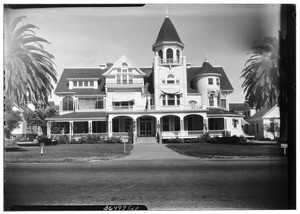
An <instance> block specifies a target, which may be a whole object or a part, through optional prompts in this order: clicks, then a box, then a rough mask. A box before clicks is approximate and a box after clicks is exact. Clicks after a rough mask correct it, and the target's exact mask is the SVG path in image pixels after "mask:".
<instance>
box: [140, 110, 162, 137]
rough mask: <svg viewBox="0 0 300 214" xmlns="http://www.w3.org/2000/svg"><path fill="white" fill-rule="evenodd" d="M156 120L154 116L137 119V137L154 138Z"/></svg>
mask: <svg viewBox="0 0 300 214" xmlns="http://www.w3.org/2000/svg"><path fill="white" fill-rule="evenodd" d="M156 123H157V122H156V118H155V117H153V116H148V115H147V116H141V117H138V118H137V124H138V125H137V136H138V137H154V136H155V135H156Z"/></svg>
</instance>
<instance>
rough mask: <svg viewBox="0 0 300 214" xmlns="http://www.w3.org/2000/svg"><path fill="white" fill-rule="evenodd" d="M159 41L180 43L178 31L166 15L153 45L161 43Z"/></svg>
mask: <svg viewBox="0 0 300 214" xmlns="http://www.w3.org/2000/svg"><path fill="white" fill-rule="evenodd" d="M161 42H179V43H181V44H182V42H181V40H180V38H179V36H178V33H177V31H176V29H175V27H174V25H173V23H172V22H171V20H170V19H169V17H166V18H165V20H164V22H163V24H162V26H161V28H160V30H159V33H158V36H157V39H156V42H155V43H154V45H156V44H158V43H161Z"/></svg>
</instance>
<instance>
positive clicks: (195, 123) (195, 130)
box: [184, 114, 203, 135]
mask: <svg viewBox="0 0 300 214" xmlns="http://www.w3.org/2000/svg"><path fill="white" fill-rule="evenodd" d="M184 130H185V131H188V134H189V135H190V134H201V133H202V132H203V117H202V116H201V115H197V114H190V115H187V116H185V117H184Z"/></svg>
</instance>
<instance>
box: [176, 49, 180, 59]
mask: <svg viewBox="0 0 300 214" xmlns="http://www.w3.org/2000/svg"><path fill="white" fill-rule="evenodd" d="M176 56H177V62H179V60H180V50H177V51H176Z"/></svg>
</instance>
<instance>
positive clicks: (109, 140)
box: [103, 137, 123, 144]
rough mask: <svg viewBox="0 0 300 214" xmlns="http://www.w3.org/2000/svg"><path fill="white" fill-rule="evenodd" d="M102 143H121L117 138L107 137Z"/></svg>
mask: <svg viewBox="0 0 300 214" xmlns="http://www.w3.org/2000/svg"><path fill="white" fill-rule="evenodd" d="M103 143H107V144H116V143H123V142H122V139H121V138H118V137H109V138H107V139H105V140H104V141H103Z"/></svg>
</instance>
